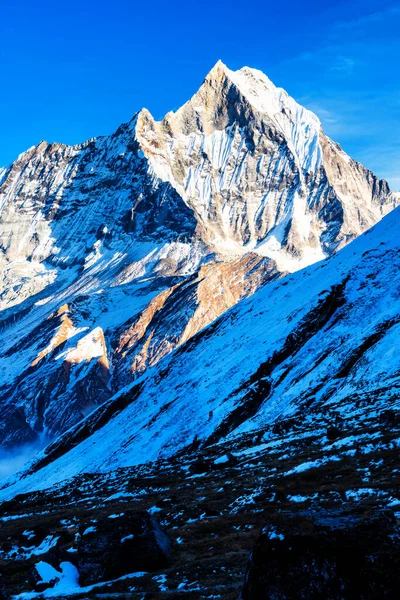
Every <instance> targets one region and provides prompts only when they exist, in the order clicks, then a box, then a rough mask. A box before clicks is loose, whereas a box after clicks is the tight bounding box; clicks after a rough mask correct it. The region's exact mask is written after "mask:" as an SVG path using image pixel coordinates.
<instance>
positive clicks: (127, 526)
mask: <svg viewBox="0 0 400 600" xmlns="http://www.w3.org/2000/svg"><path fill="white" fill-rule="evenodd" d="M170 553H171V544H170V541H169V539H168V537H167V535H166V534H165V533H164V531H163V530H162V528H161V527H160V525H159V524H158V523H157V521H156V519H155V518H154V517H151V516H150V515H149V514H148V513H146V512H141V513H122V514H118V515H109V516H108V517H107V518H106V519H103V520H96V523H95V525H89V526H88V527H86V528H84V529H83V530H82V535H81V539H80V542H79V546H78V557H79V559H78V570H79V575H80V576H79V582H80V585H82V586H85V585H90V584H92V583H98V582H100V581H107V580H113V579H117V578H118V577H122V576H123V575H127V574H130V573H136V572H140V571H142V572H143V571H144V572H152V571H157V570H160V569H163V568H165V567H167V566H168V564H169V559H170Z"/></svg>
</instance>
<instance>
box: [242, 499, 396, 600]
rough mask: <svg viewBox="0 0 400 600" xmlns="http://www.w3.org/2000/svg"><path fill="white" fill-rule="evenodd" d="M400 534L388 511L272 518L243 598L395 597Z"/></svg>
mask: <svg viewBox="0 0 400 600" xmlns="http://www.w3.org/2000/svg"><path fill="white" fill-rule="evenodd" d="M399 566H400V536H399V531H398V526H397V524H396V519H395V517H394V515H393V513H392V512H390V511H386V512H381V513H379V512H374V511H371V512H370V513H368V511H366V510H365V509H364V512H362V511H358V512H357V511H355V510H354V511H352V512H348V513H347V514H346V512H344V513H343V514H342V513H341V512H338V511H332V510H330V511H329V512H328V511H325V512H323V511H321V512H320V513H316V514H315V513H312V512H311V511H309V512H308V513H307V512H306V513H305V514H298V513H296V512H295V511H292V512H291V513H289V512H285V513H282V514H281V515H279V514H278V515H275V518H274V519H273V520H272V521H271V524H268V525H267V526H266V527H265V528H264V531H263V534H262V536H261V537H260V538H259V540H258V541H257V543H256V546H255V548H254V550H253V552H252V554H251V557H250V560H249V565H248V569H247V573H246V578H245V584H244V587H243V590H242V594H241V598H242V599H243V600H265V599H266V598H268V600H278V599H279V600H292V598H298V599H299V600H301V599H304V600H309V599H310V598H316V599H317V598H329V599H330V600H355V599H361V598H396V597H397V596H398V594H399V592H400V583H399V577H398V568H399Z"/></svg>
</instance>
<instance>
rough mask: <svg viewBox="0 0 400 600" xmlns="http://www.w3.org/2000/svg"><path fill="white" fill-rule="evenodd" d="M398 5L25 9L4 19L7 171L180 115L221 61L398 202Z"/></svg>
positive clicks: (2, 129)
mask: <svg viewBox="0 0 400 600" xmlns="http://www.w3.org/2000/svg"><path fill="white" fill-rule="evenodd" d="M399 31H400V0H399V1H396V2H393V1H389V0H388V1H385V0H382V1H381V2H378V1H376V0H375V1H371V0H363V1H358V0H348V1H332V0H324V1H321V0H319V1H318V2H317V1H310V2H293V1H292V0H286V1H280V2H276V1H275V2H265V1H264V2H261V1H258V0H257V1H252V0H248V1H247V2H243V0H242V1H241V2H237V1H236V0H232V1H231V2H228V1H226V0H220V1H218V0H213V1H210V0H202V1H201V2H200V1H198V0H192V1H191V2H187V1H183V0H179V1H174V0H172V1H171V0H170V1H169V2H161V1H158V0H153V1H152V2H151V1H150V2H143V1H142V2H136V1H133V0H113V1H112V2H110V1H107V2H103V1H102V0H97V1H94V0H81V1H80V2H78V1H77V0H69V1H68V2H54V0H52V1H48V0H44V1H42V0H37V1H36V2H32V0H19V1H18V2H5V3H3V6H2V9H1V14H0V60H1V84H0V85H1V87H0V92H1V93H0V165H6V164H8V163H9V162H10V161H11V160H13V159H14V158H15V157H16V156H17V154H19V153H20V152H21V151H23V150H25V149H26V148H28V147H29V146H31V145H33V144H36V143H38V142H39V141H40V140H42V139H46V140H47V141H60V142H65V143H76V142H80V141H83V140H85V139H87V138H89V137H93V136H96V135H101V134H107V133H111V132H112V131H114V130H115V129H116V128H117V127H118V125H119V124H120V123H121V122H123V121H127V120H129V119H130V117H131V116H132V114H133V113H134V112H136V111H137V110H138V109H140V108H141V107H142V106H146V107H147V108H148V109H149V110H150V111H151V112H152V114H153V115H154V116H155V117H156V118H161V117H162V116H163V115H164V114H165V113H166V112H167V111H168V110H171V109H176V108H178V107H179V106H180V105H181V104H183V102H185V101H186V100H187V99H188V98H189V97H190V96H191V95H192V94H193V93H194V92H195V91H196V89H197V88H198V87H199V85H200V83H201V81H202V80H203V78H204V77H205V75H206V73H207V72H208V71H209V70H210V68H211V67H212V66H213V64H214V63H215V62H216V61H217V60H218V59H219V58H220V59H222V60H223V62H225V63H226V64H227V65H228V66H229V67H230V68H231V69H237V68H240V67H242V66H244V65H247V66H250V67H256V68H259V69H261V70H263V71H264V72H265V73H266V74H267V75H268V76H269V77H270V78H271V79H272V80H273V81H274V83H276V84H277V85H279V86H282V87H284V88H285V89H286V90H287V91H288V92H289V93H290V94H291V95H292V96H294V97H295V98H296V100H298V101H299V102H301V103H302V104H304V105H305V106H307V107H308V108H311V109H312V110H314V111H315V112H316V113H317V114H318V116H319V117H320V119H321V121H322V123H323V127H324V129H325V131H326V133H327V134H328V135H329V136H330V137H332V138H333V139H335V140H336V141H338V142H340V144H341V145H342V146H343V148H344V149H345V150H346V151H347V152H348V153H349V154H351V155H352V156H353V157H354V158H356V159H358V160H360V161H361V162H363V163H364V164H365V165H366V166H367V167H369V168H371V169H372V170H374V171H375V172H376V174H377V175H379V176H381V177H386V178H387V179H388V180H389V181H390V183H391V185H392V187H393V189H395V190H396V191H397V190H400V78H399V71H400V69H399V64H400V35H399Z"/></svg>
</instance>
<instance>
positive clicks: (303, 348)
mask: <svg viewBox="0 0 400 600" xmlns="http://www.w3.org/2000/svg"><path fill="white" fill-rule="evenodd" d="M399 210H400V209H397V210H395V211H394V212H393V213H392V214H391V215H388V216H387V217H386V218H385V219H384V220H383V221H382V222H381V223H380V224H379V225H377V226H375V227H374V228H373V229H372V230H370V231H369V232H367V233H366V234H364V235H363V236H361V237H360V238H359V239H358V240H356V241H354V242H353V243H352V244H351V245H349V246H348V247H346V248H344V249H343V250H342V251H341V252H339V253H338V254H337V255H335V256H334V257H333V258H332V259H331V260H330V261H324V262H322V263H319V264H318V265H315V266H310V267H308V268H307V269H304V270H303V271H300V272H297V273H295V274H293V275H290V276H289V275H288V276H286V277H285V278H284V279H280V280H279V281H276V282H270V283H269V284H268V285H267V286H265V287H264V288H263V289H261V290H258V291H257V292H256V293H255V294H254V295H253V296H252V297H251V298H248V299H247V300H242V301H241V302H239V303H238V304H237V305H236V306H235V307H233V308H231V309H230V310H229V311H228V312H226V313H225V314H224V315H222V316H221V317H220V318H219V319H217V320H216V321H214V322H213V323H212V324H210V325H209V326H208V327H206V328H205V329H203V330H202V331H200V332H199V333H197V334H196V335H194V336H193V337H191V338H190V339H189V340H188V341H187V342H186V343H185V344H183V345H182V346H181V347H180V348H179V349H177V350H175V351H174V352H172V353H170V354H169V355H168V356H166V357H165V358H164V359H163V360H162V361H161V362H159V364H157V365H156V366H155V367H154V368H153V369H149V370H148V371H147V372H146V373H145V374H144V375H143V376H142V378H140V379H138V380H137V382H134V383H133V384H131V385H130V386H128V387H127V388H125V389H124V390H123V391H122V392H120V393H119V394H117V395H115V396H114V397H113V398H111V399H110V400H108V401H107V402H106V403H105V404H104V405H103V406H102V407H100V408H99V409H97V410H96V411H94V412H93V413H92V414H91V415H89V416H88V417H87V418H86V419H85V420H83V421H82V422H81V423H79V424H78V425H76V426H75V427H73V428H72V429H70V430H69V431H68V432H67V433H66V434H64V435H63V436H61V437H60V438H59V439H58V440H56V441H55V442H54V443H52V444H50V445H49V446H48V447H47V449H46V450H45V451H44V452H42V453H41V454H40V455H39V457H38V458H37V459H36V461H35V462H34V463H33V465H32V466H31V467H30V468H29V470H28V471H27V472H26V473H25V476H24V477H23V478H22V480H21V481H19V482H18V481H17V484H16V489H17V490H18V491H26V490H31V489H42V487H47V486H49V485H52V484H54V483H57V482H59V481H63V480H66V479H68V478H69V477H71V476H74V475H78V474H79V473H83V472H102V471H108V470H114V469H117V468H121V467H127V466H131V465H140V464H142V463H147V462H152V463H154V462H156V461H159V460H169V459H171V458H172V457H174V456H175V455H177V454H179V453H181V454H182V453H185V452H186V453H187V452H188V451H189V450H190V449H193V447H196V448H198V447H201V448H203V449H207V448H208V447H211V446H212V445H214V444H226V443H228V442H229V441H234V440H238V441H239V443H240V440H242V438H243V436H249V438H248V443H249V444H250V446H251V445H252V443H253V442H252V441H251V440H254V435H256V437H257V436H258V438H257V439H259V440H260V439H261V438H262V439H263V440H264V441H265V442H268V441H269V440H270V435H271V430H272V431H273V427H274V426H275V425H279V423H280V422H282V421H283V422H288V423H292V424H291V425H290V427H293V426H294V425H293V423H295V424H296V423H297V425H296V426H297V427H300V424H301V427H303V429H304V432H307V431H308V432H309V435H311V434H312V433H313V434H315V431H316V430H318V428H319V427H321V426H322V427H323V426H325V427H326V426H327V424H328V425H331V426H332V425H333V424H335V423H336V424H339V429H340V430H341V431H345V432H346V435H345V434H342V435H343V436H344V437H346V439H348V443H353V442H354V439H355V438H354V435H355V432H356V431H357V429H360V428H363V430H365V429H367V430H368V428H373V427H375V426H376V425H377V424H378V422H379V419H378V415H379V414H380V413H381V414H384V413H385V411H389V412H390V411H391V412H392V413H393V415H392V417H391V418H392V424H393V425H394V427H397V426H398V418H399V417H398V415H399V409H400V404H399V390H400V379H399V373H400V362H399V358H398V356H397V354H396V350H395V348H396V340H397V339H398V335H399V330H400V296H399V272H400V269H399V267H400V243H399V240H400V237H399V227H400V221H399ZM396 415H397V416H396ZM385 418H386V417H385ZM389 420H390V419H389ZM381 423H383V421H381ZM396 424H397V425H396ZM382 427H383V430H382V431H383V432H384V431H385V427H386V426H383V425H382ZM389 430H390V428H389V425H388V427H386V432H387V433H389ZM276 431H277V432H279V427H278V429H277V430H276ZM260 432H261V434H260ZM357 435H358V436H359V434H357ZM357 435H356V438H357ZM393 435H394V434H393ZM361 439H362V438H360V441H361ZM366 439H368V436H367V438H366ZM393 443H394V444H397V443H398V440H397V441H396V440H394V442H393ZM389 447H391V446H390V444H389ZM27 475H28V477H26V476H27ZM5 492H6V493H7V490H5Z"/></svg>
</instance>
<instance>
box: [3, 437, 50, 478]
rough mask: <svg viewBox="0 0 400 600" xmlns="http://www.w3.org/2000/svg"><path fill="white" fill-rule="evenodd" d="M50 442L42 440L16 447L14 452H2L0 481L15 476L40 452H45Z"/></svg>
mask: <svg viewBox="0 0 400 600" xmlns="http://www.w3.org/2000/svg"><path fill="white" fill-rule="evenodd" d="M48 443H49V440H48V439H47V438H46V439H45V438H44V437H43V438H42V439H40V440H39V441H37V442H35V443H34V444H24V445H23V446H16V447H15V448H13V449H12V450H0V481H3V480H4V479H7V477H9V476H10V475H14V473H16V472H17V471H19V470H20V469H21V468H22V467H23V466H24V465H25V464H26V463H28V462H29V461H30V460H32V458H34V456H36V454H37V453H38V452H40V450H43V448H44V447H45V446H47V444H48Z"/></svg>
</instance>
